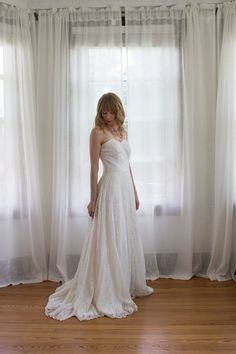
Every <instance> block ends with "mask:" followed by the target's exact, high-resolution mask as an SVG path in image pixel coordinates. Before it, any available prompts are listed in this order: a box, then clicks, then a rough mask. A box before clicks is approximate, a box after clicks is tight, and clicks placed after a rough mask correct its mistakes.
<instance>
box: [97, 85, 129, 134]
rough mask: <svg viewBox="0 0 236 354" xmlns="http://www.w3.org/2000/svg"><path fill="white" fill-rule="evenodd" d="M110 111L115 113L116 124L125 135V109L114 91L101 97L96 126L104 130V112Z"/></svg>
mask: <svg viewBox="0 0 236 354" xmlns="http://www.w3.org/2000/svg"><path fill="white" fill-rule="evenodd" d="M104 111H108V112H111V113H114V114H115V120H116V124H117V125H118V130H119V132H120V134H121V135H123V133H124V131H125V129H124V126H123V125H124V120H125V111H124V107H123V104H122V102H121V99H120V98H119V96H117V95H116V94H115V93H113V92H108V93H105V94H104V95H102V97H100V99H99V101H98V104H97V115H96V118H95V126H96V127H100V128H101V129H102V130H104V127H105V125H106V123H105V122H104V119H103V116H102V112H104Z"/></svg>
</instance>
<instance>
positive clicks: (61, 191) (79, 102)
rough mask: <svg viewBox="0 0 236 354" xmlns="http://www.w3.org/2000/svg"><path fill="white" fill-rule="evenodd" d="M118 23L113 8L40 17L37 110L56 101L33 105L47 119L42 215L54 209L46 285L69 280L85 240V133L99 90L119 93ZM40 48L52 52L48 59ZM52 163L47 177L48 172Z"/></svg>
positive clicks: (49, 229) (47, 13)
mask: <svg viewBox="0 0 236 354" xmlns="http://www.w3.org/2000/svg"><path fill="white" fill-rule="evenodd" d="M120 22H121V14H120V9H116V8H101V9H86V8H81V9H63V10H59V11H54V10H51V11H40V12H39V17H38V36H37V60H38V86H37V87H38V99H39V100H40V101H39V102H40V104H42V103H43V100H44V97H45V98H46V96H47V95H48V94H49V96H48V97H50V98H51V99H52V102H53V104H51V102H50V98H49V99H48V98H46V108H45V106H44V108H42V107H41V105H40V104H39V105H38V117H39V119H42V111H44V112H46V116H45V117H46V118H45V117H44V118H43V120H42V121H41V122H40V124H39V127H38V136H39V138H40V136H41V137H42V135H43V132H44V131H45V132H46V131H47V135H46V136H47V137H48V138H49V139H50V136H51V141H48V142H47V143H46V145H44V144H43V145H42V147H41V157H40V160H41V166H42V168H41V176H42V178H43V180H44V181H45V182H46V183H47V184H48V185H47V187H46V186H45V184H44V183H42V190H44V188H45V191H47V192H48V194H47V195H46V197H44V201H43V203H44V205H45V208H46V209H45V210H49V209H50V208H51V211H49V214H47V212H45V215H44V217H45V225H46V233H47V235H50V238H51V241H50V251H49V253H50V256H49V257H50V259H49V279H51V280H58V279H61V278H63V279H67V278H71V277H72V276H73V274H74V272H75V270H76V268H77V265H78V261H79V255H80V253H81V249H82V244H83V240H84V237H85V236H86V231H87V226H88V221H89V217H88V214H87V204H88V202H89V197H90V192H89V187H90V181H89V174H90V161H89V134H90V131H91V129H92V127H93V123H94V118H95V113H96V104H97V101H98V98H99V97H100V96H101V95H102V94H103V93H104V92H107V91H114V92H116V93H117V94H118V95H121V94H122V70H121V62H122V54H121V53H122V51H121V45H122V35H121V25H120ZM35 32H37V31H35ZM45 49H46V52H47V53H48V51H50V52H51V55H48V56H47V57H46V59H45V57H44V56H45ZM49 68H50V69H52V71H51V70H50V69H49ZM41 73H42V75H43V76H41ZM50 75H51V77H52V80H53V87H51V86H49V87H50V88H51V89H52V90H50V91H48V87H46V86H47V85H48V84H49V82H50V81H51V78H50ZM45 78H46V81H44V79H45ZM45 83H46V84H45ZM52 93H53V94H52ZM48 112H51V114H52V117H53V125H51V123H48V119H49V120H50V119H52V117H50V116H49V114H48ZM47 128H48V129H47ZM46 149H47V151H48V154H47V151H46ZM50 154H51V156H50ZM50 165H51V171H52V175H51V173H50V172H48V171H47V167H48V168H49V169H50ZM100 167H101V166H100ZM101 172H102V171H101V169H100V174H101ZM50 186H52V188H51V191H52V192H50ZM51 193H52V204H51V205H50V201H49V196H50V194H51ZM50 214H51V224H50V219H49V217H48V215H50Z"/></svg>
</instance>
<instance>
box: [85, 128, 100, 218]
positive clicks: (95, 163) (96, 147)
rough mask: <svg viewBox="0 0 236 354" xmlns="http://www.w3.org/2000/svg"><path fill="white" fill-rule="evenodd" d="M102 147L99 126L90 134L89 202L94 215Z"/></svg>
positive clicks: (91, 213) (89, 208)
mask: <svg viewBox="0 0 236 354" xmlns="http://www.w3.org/2000/svg"><path fill="white" fill-rule="evenodd" d="M100 149H101V134H100V132H99V130H98V129H97V128H93V130H92V131H91V134H90V144H89V150H90V164H91V168H90V202H89V204H88V213H89V215H90V216H91V217H93V216H94V211H95V206H96V200H97V181H98V169H99V154H100Z"/></svg>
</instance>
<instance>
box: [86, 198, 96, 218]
mask: <svg viewBox="0 0 236 354" xmlns="http://www.w3.org/2000/svg"><path fill="white" fill-rule="evenodd" d="M95 207H96V202H93V201H90V202H89V203H88V206H87V209H88V213H89V216H91V217H92V218H93V217H94V212H95Z"/></svg>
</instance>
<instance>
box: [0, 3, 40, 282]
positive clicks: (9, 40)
mask: <svg viewBox="0 0 236 354" xmlns="http://www.w3.org/2000/svg"><path fill="white" fill-rule="evenodd" d="M0 56H1V58H0V62H1V64H0V85H1V88H0V90H1V107H0V235H1V247H0V286H5V285H8V284H18V283H20V282H24V283H27V282H28V283H32V282H39V281H42V280H44V279H46V278H47V265H46V247H45V239H44V230H43V220H42V212H41V196H40V188H39V166H38V151H37V140H36V128H35V119H36V111H35V109H36V104H35V98H36V97H35V78H34V67H33V50H32V44H31V36H30V26H29V18H28V14H27V12H26V11H25V10H19V9H16V8H14V7H8V6H4V5H2V4H1V5H0Z"/></svg>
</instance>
